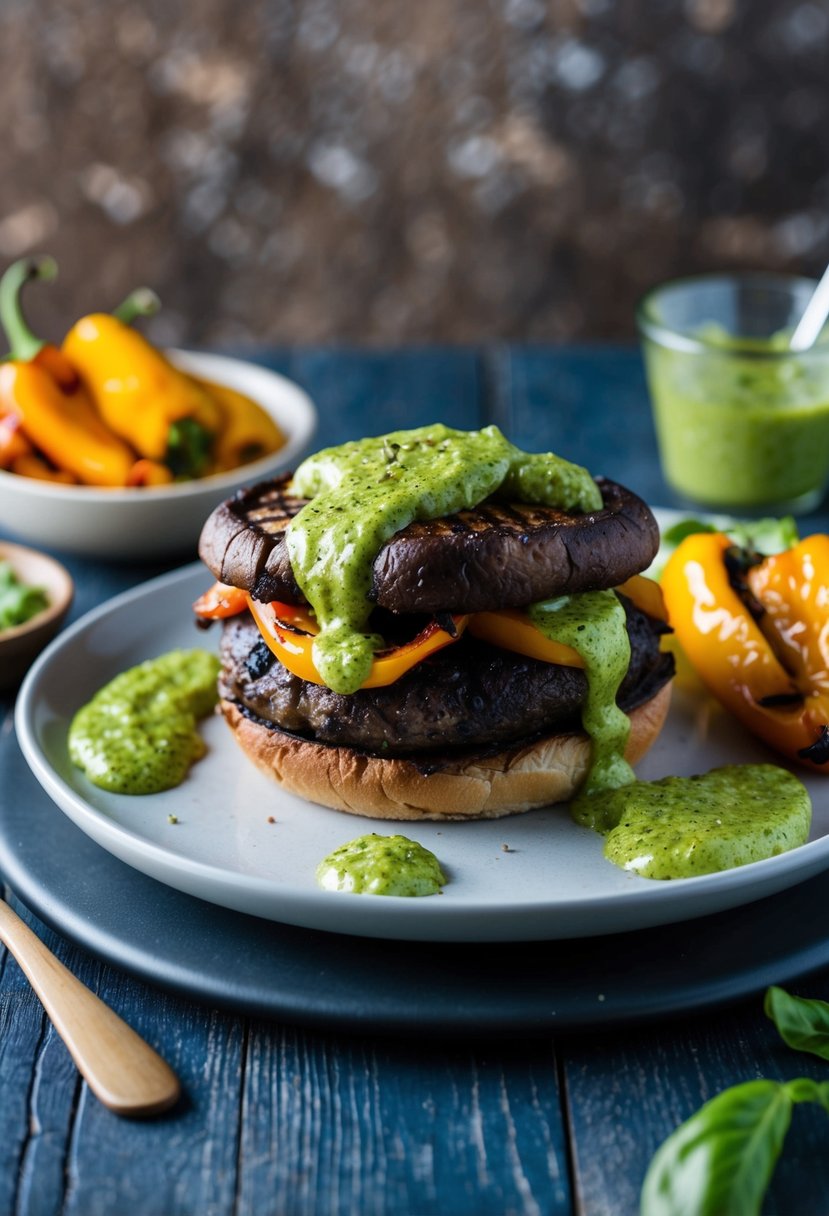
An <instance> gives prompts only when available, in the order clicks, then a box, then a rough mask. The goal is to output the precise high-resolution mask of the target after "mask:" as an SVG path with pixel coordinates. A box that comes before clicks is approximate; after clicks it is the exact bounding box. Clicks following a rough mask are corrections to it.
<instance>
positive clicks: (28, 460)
mask: <svg viewBox="0 0 829 1216" xmlns="http://www.w3.org/2000/svg"><path fill="white" fill-rule="evenodd" d="M11 471H12V473H16V474H17V475H18V476H19V477H31V478H32V479H33V480H34V481H54V482H57V483H58V484H59V485H64V486H73V485H77V481H78V479H77V477H75V475H74V473H70V472H69V470H68V469H53V468H52V466H51V465H50V464H47V462H46V461H45V460H44V459H43V457H42V456H38V455H37V454H36V453H35V452H26V453H24V455H22V456H16V457H15V458H14V460H13V461H12V463H11Z"/></svg>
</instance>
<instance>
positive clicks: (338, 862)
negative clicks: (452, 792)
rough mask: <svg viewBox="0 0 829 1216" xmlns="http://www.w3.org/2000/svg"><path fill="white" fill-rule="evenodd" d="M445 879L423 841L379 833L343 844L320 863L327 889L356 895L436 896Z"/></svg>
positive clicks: (320, 877) (321, 883) (319, 873)
mask: <svg viewBox="0 0 829 1216" xmlns="http://www.w3.org/2000/svg"><path fill="white" fill-rule="evenodd" d="M445 882H446V876H445V875H444V873H443V871H442V870H441V868H440V862H439V861H438V859H437V857H435V855H434V853H431V852H430V851H429V850H428V849H425V848H424V847H423V845H422V844H418V843H417V841H415V840H409V839H408V838H407V837H406V836H380V835H379V834H378V833H377V832H371V833H369V835H367V836H358V837H357V839H356V840H349V842H348V843H347V844H343V845H340V847H339V848H337V849H334V851H333V852H332V853H329V854H328V856H327V857H325V858H324V859H323V860H322V861H321V862H320V864H319V865H318V866H317V883H318V884H319V886H321V887H322V888H323V889H324V890H326V891H350V892H352V894H354V895H411V896H415V895H436V894H437V893H438V892H439V891H440V889H441V887H442V886H443V885H444V883H445Z"/></svg>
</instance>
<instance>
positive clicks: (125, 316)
mask: <svg viewBox="0 0 829 1216" xmlns="http://www.w3.org/2000/svg"><path fill="white" fill-rule="evenodd" d="M160 307H161V301H160V300H159V298H158V296H157V295H156V294H155V292H154V291H152V290H151V289H150V288H149V287H136V289H135V291H131V292H130V294H129V295H128V296H127V298H126V300H124V301H123V303H121V304H119V305H118V307H117V308H116V309H113V313H112V315H113V316H114V317H117V319H118V320H119V321H123V323H124V324H125V325H132V323H133V321H134V320H135V319H136V318H137V317H151V316H152V315H153V313H156V312H158V310H159V308H160Z"/></svg>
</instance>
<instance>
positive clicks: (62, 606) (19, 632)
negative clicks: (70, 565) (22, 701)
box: [0, 541, 75, 691]
mask: <svg viewBox="0 0 829 1216" xmlns="http://www.w3.org/2000/svg"><path fill="white" fill-rule="evenodd" d="M0 561H7V562H10V563H11V566H12V569H13V570H14V572H15V574H16V575H17V577H18V578H19V579H20V581H21V582H22V583H28V584H30V585H31V586H33V587H42V588H43V590H44V591H45V592H46V595H47V597H48V599H49V605H48V607H46V608H44V609H43V611H42V612H38V614H37V615H36V616H33V617H32V618H31V619H30V620H28V621H25V622H24V624H22V625H15V626H14V627H13V628H12V629H0V690H2V691H8V690H9V689H11V688H14V687H16V685H18V684H19V683H20V681H21V680H22V679H23V676H24V675H25V674H26V672H27V671H28V669H29V667H30V666H31V664H32V662H33V661H34V659H35V657H36V655H37V654H39V652H40V651H41V650H42V649H43V647H44V646H45V645H46V643H47V642H48V641H50V639H51V638H53V637H54V636H55V634H56V633H57V631H58V630H59V629H60V627H61V625H62V624H63V621H64V619H65V617H66V614H67V612H68V611H69V608H70V606H71V604H72V597H73V595H74V591H75V588H74V584H73V582H72V579H71V577H70V575H69V572H68V570H65V569H64V567H63V566H62V565H61V564H60V562H56V561H55V560H54V558H52V557H47V556H46V554H45V553H39V552H38V550H37V549H28V548H26V547H25V546H23V545H13V544H11V543H9V542H7V541H0Z"/></svg>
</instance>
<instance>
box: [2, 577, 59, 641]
mask: <svg viewBox="0 0 829 1216" xmlns="http://www.w3.org/2000/svg"><path fill="white" fill-rule="evenodd" d="M48 607H49V597H48V595H47V594H46V592H45V591H44V589H43V588H42V587H34V586H31V585H30V584H29V583H25V582H23V581H21V579H19V578H18V576H17V575H16V574H15V571H14V568H13V566H12V564H11V562H8V561H0V630H5V629H14V628H15V627H16V626H17V625H25V623H26V621H30V620H31V619H32V617H34V616H37V615H38V613H39V612H43V610H44V609H45V608H48Z"/></svg>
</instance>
